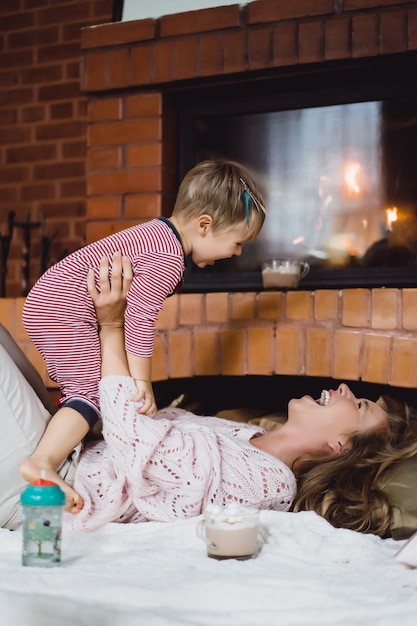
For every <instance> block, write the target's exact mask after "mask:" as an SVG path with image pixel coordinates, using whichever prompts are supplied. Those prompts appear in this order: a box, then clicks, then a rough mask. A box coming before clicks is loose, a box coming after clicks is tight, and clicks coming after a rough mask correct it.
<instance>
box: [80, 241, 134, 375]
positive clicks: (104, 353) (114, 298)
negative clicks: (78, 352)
mask: <svg viewBox="0 0 417 626" xmlns="http://www.w3.org/2000/svg"><path fill="white" fill-rule="evenodd" d="M132 277H133V273H132V266H131V263H130V259H129V258H127V257H121V255H120V253H116V254H115V255H114V256H113V265H112V276H111V281H110V278H109V262H108V259H106V258H103V259H102V260H101V263H100V291H98V289H97V288H96V285H95V279H94V272H93V271H92V270H90V271H89V273H88V276H87V288H88V292H89V294H90V296H91V298H92V300H93V302H94V306H95V309H96V314H97V321H98V325H99V334H100V344H101V375H102V376H108V375H122V376H130V371H129V366H128V362H127V356H126V350H125V342H124V330H123V323H124V311H125V308H126V296H127V292H128V291H129V288H130V285H131V283H132Z"/></svg>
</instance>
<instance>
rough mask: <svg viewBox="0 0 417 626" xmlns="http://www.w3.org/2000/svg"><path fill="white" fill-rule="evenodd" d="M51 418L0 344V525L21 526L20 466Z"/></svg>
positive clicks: (13, 527)
mask: <svg viewBox="0 0 417 626" xmlns="http://www.w3.org/2000/svg"><path fill="white" fill-rule="evenodd" d="M49 419H50V414H49V412H48V411H47V410H46V409H45V407H44V406H43V404H42V402H41V401H40V400H39V398H38V396H37V395H36V393H35V392H34V390H33V389H32V387H31V386H30V385H29V383H28V382H27V380H26V379H25V377H24V376H23V374H22V373H21V372H20V370H19V368H18V367H17V366H16V365H15V363H14V361H13V360H12V359H11V357H10V356H9V354H8V353H7V352H6V350H5V349H4V348H3V346H1V345H0V527H1V528H9V529H10V530H15V529H16V528H18V527H19V526H20V523H21V516H20V500H19V497H20V494H21V492H22V491H23V489H24V488H25V486H26V484H27V483H26V482H25V481H24V480H23V478H21V476H20V473H19V466H20V464H21V462H22V461H24V459H25V458H27V457H28V456H30V455H31V454H32V452H33V450H34V449H35V448H36V446H37V444H38V442H39V440H40V438H41V437H42V435H43V432H44V430H45V427H46V424H47V423H48V421H49Z"/></svg>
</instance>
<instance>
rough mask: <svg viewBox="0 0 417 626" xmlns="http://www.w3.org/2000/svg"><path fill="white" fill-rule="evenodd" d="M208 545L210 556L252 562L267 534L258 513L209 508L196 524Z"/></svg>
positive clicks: (244, 510)
mask: <svg viewBox="0 0 417 626" xmlns="http://www.w3.org/2000/svg"><path fill="white" fill-rule="evenodd" d="M197 534H198V536H199V537H200V539H203V541H205V543H206V545H207V556H209V557H211V558H213V559H218V560H223V559H238V560H240V561H243V560H246V559H253V558H254V557H256V556H257V555H258V554H259V552H260V551H261V549H262V546H263V545H264V543H265V542H266V541H267V537H268V531H267V529H266V527H264V526H262V525H261V524H260V523H259V511H257V510H256V509H249V508H247V509H244V508H243V507H239V511H237V509H236V507H233V505H232V506H228V507H208V508H207V509H206V510H205V512H204V518H203V519H202V520H201V521H200V522H199V523H198V525H197Z"/></svg>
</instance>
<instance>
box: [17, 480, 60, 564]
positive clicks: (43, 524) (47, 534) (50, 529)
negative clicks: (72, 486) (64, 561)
mask: <svg viewBox="0 0 417 626" xmlns="http://www.w3.org/2000/svg"><path fill="white" fill-rule="evenodd" d="M20 502H21V505H22V534H23V550H22V565H31V566H36V567H54V566H56V565H59V564H60V562H61V531H62V513H63V510H64V504H65V494H64V492H63V491H62V489H61V488H60V487H59V486H58V485H57V484H56V483H53V482H51V481H50V480H45V479H44V478H39V479H38V480H36V481H35V482H33V483H31V484H30V485H28V486H27V487H26V489H25V490H24V491H23V493H22V494H21V496H20Z"/></svg>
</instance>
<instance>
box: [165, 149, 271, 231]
mask: <svg viewBox="0 0 417 626" xmlns="http://www.w3.org/2000/svg"><path fill="white" fill-rule="evenodd" d="M203 214H207V215H210V216H211V217H212V218H213V228H214V230H227V229H228V228H230V227H232V226H235V225H236V224H238V223H239V222H242V221H243V220H245V221H246V223H247V225H248V228H249V229H250V233H251V238H254V237H256V235H257V234H258V233H259V231H260V230H261V228H262V225H263V223H264V220H265V206H264V200H263V198H262V194H261V192H260V190H259V189H258V186H257V185H256V183H255V181H254V180H253V178H252V176H251V175H250V174H249V172H248V171H247V170H246V169H245V168H244V167H243V166H242V165H239V164H238V163H235V162H233V161H226V160H220V159H219V160H209V161H202V162H201V163H198V164H197V165H196V166H195V167H193V168H192V169H191V170H190V171H189V172H187V174H186V175H185V176H184V178H183V180H182V182H181V185H180V187H179V190H178V195H177V199H176V201H175V206H174V210H173V212H172V215H173V216H175V217H179V216H181V219H184V218H190V217H198V216H199V215H203Z"/></svg>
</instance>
